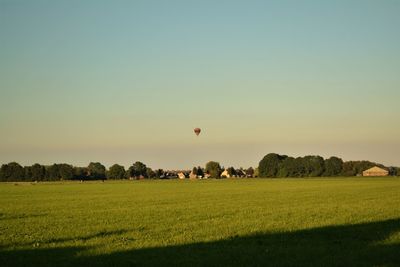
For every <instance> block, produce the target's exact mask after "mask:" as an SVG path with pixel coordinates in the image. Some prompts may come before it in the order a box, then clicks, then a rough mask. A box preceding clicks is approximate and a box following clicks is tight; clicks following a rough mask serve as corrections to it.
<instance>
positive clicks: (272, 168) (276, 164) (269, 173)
mask: <svg viewBox="0 0 400 267" xmlns="http://www.w3.org/2000/svg"><path fill="white" fill-rule="evenodd" d="M285 158H287V156H284V155H278V154H275V153H270V154H268V155H266V156H265V157H264V158H263V159H262V160H261V161H260V163H259V164H258V170H259V174H260V177H276V176H277V174H278V171H279V168H280V164H281V163H282V161H283V160H284V159H285Z"/></svg>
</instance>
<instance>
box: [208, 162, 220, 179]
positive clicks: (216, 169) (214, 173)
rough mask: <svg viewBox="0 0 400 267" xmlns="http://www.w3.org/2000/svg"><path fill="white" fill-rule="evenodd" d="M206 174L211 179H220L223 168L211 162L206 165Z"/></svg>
mask: <svg viewBox="0 0 400 267" xmlns="http://www.w3.org/2000/svg"><path fill="white" fill-rule="evenodd" d="M205 170H206V172H207V173H208V174H210V177H211V178H219V176H220V174H221V171H222V168H221V166H220V165H219V163H218V162H216V161H209V162H207V164H206V169H205Z"/></svg>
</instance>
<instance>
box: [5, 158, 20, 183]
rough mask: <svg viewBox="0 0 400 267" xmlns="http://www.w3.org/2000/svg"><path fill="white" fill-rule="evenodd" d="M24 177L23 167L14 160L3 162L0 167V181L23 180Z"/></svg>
mask: <svg viewBox="0 0 400 267" xmlns="http://www.w3.org/2000/svg"><path fill="white" fill-rule="evenodd" d="M24 178H25V170H24V168H23V167H22V166H21V165H19V164H18V163H16V162H10V163H8V164H3V165H2V166H1V168H0V181H3V182H7V181H8V182H11V181H23V180H24Z"/></svg>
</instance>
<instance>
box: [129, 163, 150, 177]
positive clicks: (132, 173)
mask: <svg viewBox="0 0 400 267" xmlns="http://www.w3.org/2000/svg"><path fill="white" fill-rule="evenodd" d="M127 173H128V176H129V178H131V177H132V178H133V177H135V178H140V177H141V176H142V177H146V173H147V166H146V164H144V163H142V162H140V161H136V162H135V163H134V164H133V165H132V166H131V167H129V169H128V171H127Z"/></svg>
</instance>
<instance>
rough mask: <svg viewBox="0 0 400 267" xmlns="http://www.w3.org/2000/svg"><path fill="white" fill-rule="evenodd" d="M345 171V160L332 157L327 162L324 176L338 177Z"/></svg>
mask: <svg viewBox="0 0 400 267" xmlns="http://www.w3.org/2000/svg"><path fill="white" fill-rule="evenodd" d="M342 170H343V160H342V159H341V158H338V157H330V158H329V159H326V160H325V172H324V176H338V175H340V173H341V172H342Z"/></svg>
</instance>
